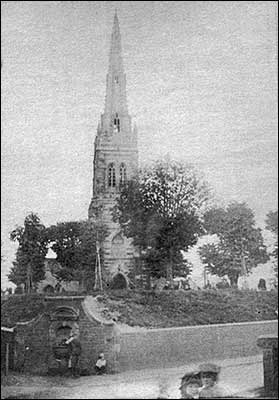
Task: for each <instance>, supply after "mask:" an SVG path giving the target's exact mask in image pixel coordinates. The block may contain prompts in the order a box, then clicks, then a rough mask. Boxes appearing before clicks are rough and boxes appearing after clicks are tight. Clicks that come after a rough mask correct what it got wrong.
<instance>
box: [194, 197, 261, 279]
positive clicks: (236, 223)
mask: <svg viewBox="0 0 279 400" xmlns="http://www.w3.org/2000/svg"><path fill="white" fill-rule="evenodd" d="M204 226H205V229H206V231H207V233H209V234H216V235H217V236H218V238H219V243H217V244H206V245H204V246H202V247H200V249H199V254H200V256H201V260H202V262H203V263H204V264H205V266H206V269H207V270H208V272H210V273H211V274H214V275H217V276H220V277H224V276H227V277H228V278H229V280H230V283H231V286H237V282H238V278H239V276H240V275H241V274H248V273H250V271H251V269H252V268H254V267H256V266H257V265H258V264H260V263H265V262H266V261H267V260H268V259H269V257H268V255H267V251H266V246H265V245H264V244H263V237H262V233H261V230H260V229H259V228H256V227H255V219H254V214H253V212H252V210H251V209H250V208H248V207H247V205H246V204H245V203H237V202H234V203H231V204H229V205H228V207H227V209H222V208H213V209H211V210H210V211H208V212H207V213H206V214H205V217H204Z"/></svg>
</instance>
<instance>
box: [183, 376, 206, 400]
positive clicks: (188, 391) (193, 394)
mask: <svg viewBox="0 0 279 400" xmlns="http://www.w3.org/2000/svg"><path fill="white" fill-rule="evenodd" d="M201 386H202V383H201V377H200V373H199V372H189V373H187V374H185V375H184V376H183V377H182V378H181V385H180V388H179V390H180V393H181V399H198V398H199V392H200V389H201Z"/></svg>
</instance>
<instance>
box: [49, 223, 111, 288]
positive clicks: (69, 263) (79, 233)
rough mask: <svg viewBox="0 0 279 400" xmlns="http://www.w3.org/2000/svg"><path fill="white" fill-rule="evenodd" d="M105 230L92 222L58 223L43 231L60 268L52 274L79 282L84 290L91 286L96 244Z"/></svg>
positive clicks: (103, 235) (101, 238) (104, 234)
mask: <svg viewBox="0 0 279 400" xmlns="http://www.w3.org/2000/svg"><path fill="white" fill-rule="evenodd" d="M106 234H107V229H106V228H105V226H104V225H100V224H97V223H94V222H92V221H70V222H61V223H58V224H56V225H52V226H50V227H49V228H47V237H48V241H49V243H50V244H51V249H52V250H53V251H54V252H55V253H56V255H57V261H58V262H59V264H60V265H61V268H60V269H57V270H55V271H53V273H54V275H55V276H56V277H57V278H58V279H59V280H60V281H62V280H64V281H72V280H77V281H79V282H80V283H81V284H82V285H83V287H85V289H89V288H90V287H93V283H94V271H95V264H96V242H97V239H98V241H100V242H101V241H102V240H104V238H105V236H106Z"/></svg>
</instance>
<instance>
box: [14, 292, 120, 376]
mask: <svg viewBox="0 0 279 400" xmlns="http://www.w3.org/2000/svg"><path fill="white" fill-rule="evenodd" d="M69 305H71V307H72V308H74V309H75V310H76V311H78V320H77V321H75V322H76V323H77V324H78V327H79V333H80V342H81V347H82V354H81V357H80V367H81V371H83V372H85V373H88V374H92V373H94V367H95V363H96V361H97V358H98V355H99V354H100V352H103V353H105V356H106V359H107V361H108V372H116V371H117V370H118V360H117V356H118V352H119V336H118V330H117V327H116V326H115V324H102V323H100V322H99V321H97V320H94V319H93V318H91V319H90V318H88V316H87V315H86V314H85V312H84V310H83V308H82V306H81V300H79V301H72V300H71V299H70V298H69V299H67V298H64V299H60V300H56V299H52V301H51V303H50V304H48V305H47V306H46V308H45V310H44V312H43V313H42V314H41V315H40V316H39V317H38V318H36V319H34V320H32V321H29V322H27V323H18V324H16V329H15V368H16V369H18V370H20V371H22V372H23V371H25V372H31V373H35V374H46V373H48V372H50V370H55V369H57V368H58V367H59V365H58V364H57V361H56V360H55V356H54V353H53V349H52V343H51V339H50V329H49V328H50V325H51V323H52V322H53V320H52V318H53V315H54V314H53V311H55V309H57V307H61V306H69ZM60 322H61V324H64V323H65V325H69V323H68V322H67V321H62V320H61V321H60ZM70 326H71V325H70ZM26 347H28V348H29V349H28V350H26Z"/></svg>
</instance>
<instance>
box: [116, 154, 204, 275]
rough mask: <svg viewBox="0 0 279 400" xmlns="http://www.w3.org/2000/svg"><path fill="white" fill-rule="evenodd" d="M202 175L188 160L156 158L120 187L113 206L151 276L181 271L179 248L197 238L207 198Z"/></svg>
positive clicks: (183, 264)
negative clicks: (172, 160)
mask: <svg viewBox="0 0 279 400" xmlns="http://www.w3.org/2000/svg"><path fill="white" fill-rule="evenodd" d="M210 196H211V195H210V190H209V187H208V185H207V184H206V182H205V181H203V180H202V178H200V177H199V176H198V173H197V172H196V171H195V170H194V168H193V167H192V166H190V165H185V164H182V163H178V162H170V161H157V162H155V163H154V164H153V165H152V166H151V167H149V168H144V169H142V170H141V171H140V172H139V175H138V177H137V178H134V179H131V180H130V181H129V182H127V184H126V185H124V186H123V187H122V189H121V192H120V196H119V198H118V200H117V205H116V207H115V208H114V220H118V221H119V223H120V225H121V227H122V229H123V231H124V233H125V235H126V236H127V237H131V238H132V239H133V243H134V245H135V246H137V247H138V248H139V252H140V257H141V260H142V262H143V263H144V264H145V266H146V268H147V270H148V273H149V274H150V275H151V276H156V277H166V278H167V279H168V280H170V281H171V280H172V278H173V274H177V273H178V274H180V273H181V269H183V268H184V270H185V271H186V268H187V262H186V261H184V260H183V256H182V253H181V251H182V250H184V251H187V249H188V248H189V247H190V246H192V245H194V244H195V243H196V242H197V239H198V236H199V235H200V234H201V233H202V215H203V212H204V210H205V209H206V205H207V204H208V201H209V199H210Z"/></svg>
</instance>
